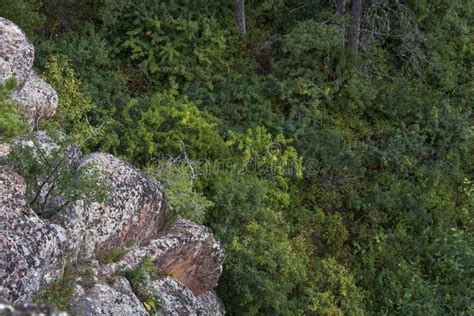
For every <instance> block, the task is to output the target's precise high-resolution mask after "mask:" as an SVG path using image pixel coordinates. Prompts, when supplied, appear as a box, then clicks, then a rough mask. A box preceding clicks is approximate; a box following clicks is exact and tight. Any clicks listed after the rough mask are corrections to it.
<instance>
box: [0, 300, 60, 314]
mask: <svg viewBox="0 0 474 316" xmlns="http://www.w3.org/2000/svg"><path fill="white" fill-rule="evenodd" d="M0 315H2V316H34V315H36V316H39V315H44V316H68V315H69V314H68V313H66V312H57V311H55V310H53V309H52V308H51V307H49V306H47V305H45V304H31V303H25V304H16V305H13V304H10V303H7V302H1V301H0Z"/></svg>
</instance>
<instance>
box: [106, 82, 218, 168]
mask: <svg viewBox="0 0 474 316" xmlns="http://www.w3.org/2000/svg"><path fill="white" fill-rule="evenodd" d="M215 125H216V121H215V119H214V118H213V117H212V116H210V115H209V114H207V113H206V112H202V111H200V110H199V109H198V108H197V106H196V104H195V103H193V102H191V101H189V100H188V99H187V98H186V97H184V98H183V97H177V91H176V90H170V91H166V92H163V93H157V94H155V95H154V96H153V97H147V98H142V99H132V100H131V101H130V102H129V103H128V104H127V106H126V107H125V108H124V109H123V111H122V113H121V117H120V120H118V121H114V122H113V125H112V127H111V128H112V131H111V133H113V134H112V135H110V134H108V135H107V137H108V138H110V137H111V136H112V138H113V139H115V140H116V141H118V142H119V144H116V143H115V144H114V143H112V144H107V143H106V142H104V144H103V145H102V148H103V149H105V150H108V151H111V152H113V153H114V154H116V155H119V156H121V157H124V158H126V159H129V160H132V161H134V162H135V163H136V164H140V165H143V164H146V163H149V162H151V161H153V160H155V159H160V158H163V157H170V156H172V157H173V156H178V155H179V154H181V153H183V151H186V153H187V155H188V156H189V158H190V159H200V158H209V159H212V158H219V157H223V156H225V155H226V154H227V153H226V147H225V144H224V142H223V140H222V138H221V137H220V135H219V134H218V133H217V131H216V130H215Z"/></svg>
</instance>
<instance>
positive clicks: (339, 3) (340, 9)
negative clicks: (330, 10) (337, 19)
mask: <svg viewBox="0 0 474 316" xmlns="http://www.w3.org/2000/svg"><path fill="white" fill-rule="evenodd" d="M336 11H337V14H338V15H344V13H346V1H345V0H336Z"/></svg>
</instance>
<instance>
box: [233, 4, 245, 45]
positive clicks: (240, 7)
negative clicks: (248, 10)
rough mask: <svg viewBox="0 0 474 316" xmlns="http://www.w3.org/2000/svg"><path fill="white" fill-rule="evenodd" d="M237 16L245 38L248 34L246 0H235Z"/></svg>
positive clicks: (241, 35)
mask: <svg viewBox="0 0 474 316" xmlns="http://www.w3.org/2000/svg"><path fill="white" fill-rule="evenodd" d="M235 16H236V19H237V27H238V29H239V32H240V37H241V38H242V39H245V37H246V35H247V27H246V26H245V0H235Z"/></svg>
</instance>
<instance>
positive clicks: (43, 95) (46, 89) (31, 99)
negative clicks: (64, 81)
mask: <svg viewBox="0 0 474 316" xmlns="http://www.w3.org/2000/svg"><path fill="white" fill-rule="evenodd" d="M33 59H34V47H33V45H32V44H31V42H30V41H29V40H28V38H27V37H26V35H25V33H23V31H21V30H20V28H19V27H18V26H16V25H15V24H14V23H13V22H11V21H9V20H7V19H5V18H2V17H0V82H4V81H6V80H7V79H10V78H11V77H15V78H16V80H17V87H16V89H15V91H14V92H13V98H14V99H15V100H17V101H19V103H20V104H21V105H23V107H24V108H25V110H26V113H27V119H28V120H27V121H28V124H29V125H30V126H31V127H36V126H38V123H39V121H40V120H42V119H46V118H49V117H51V116H53V115H54V113H55V112H56V108H57V106H58V94H57V93H56V91H55V90H54V89H53V88H52V87H51V86H50V85H49V84H48V83H47V82H46V81H44V80H43V79H41V77H40V76H38V75H37V74H36V73H35V72H34V71H33V70H32V67H33Z"/></svg>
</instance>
